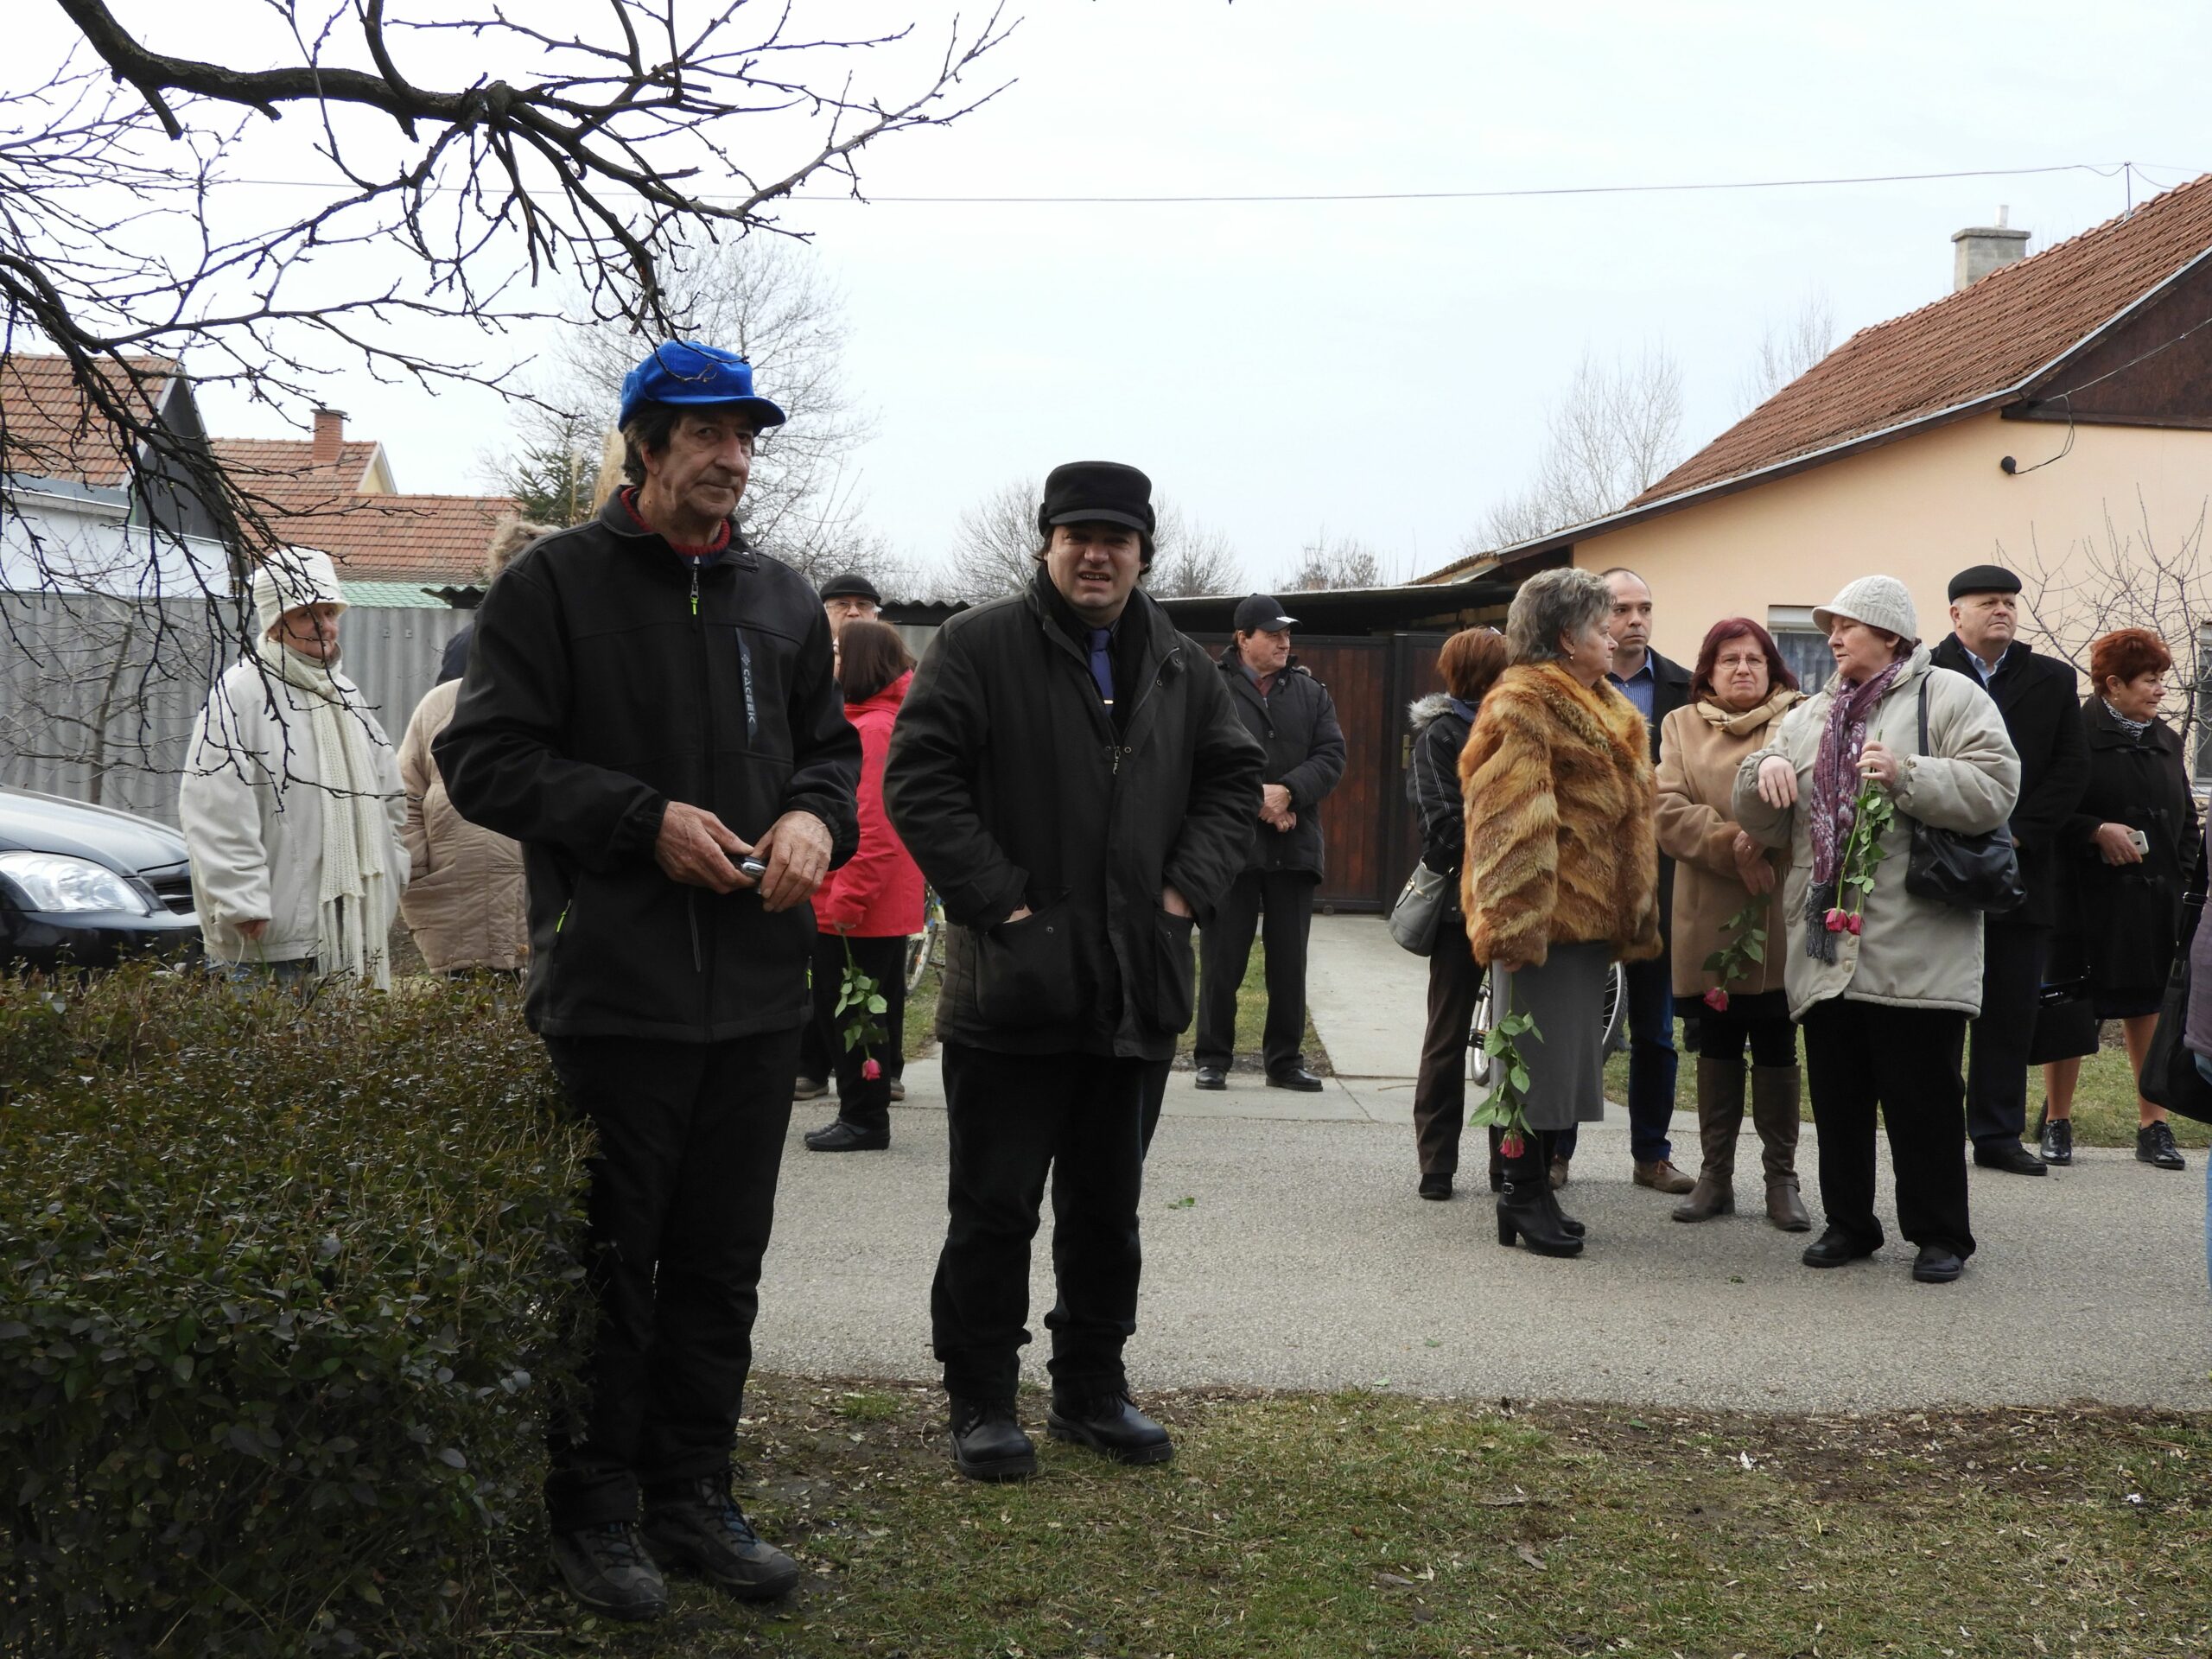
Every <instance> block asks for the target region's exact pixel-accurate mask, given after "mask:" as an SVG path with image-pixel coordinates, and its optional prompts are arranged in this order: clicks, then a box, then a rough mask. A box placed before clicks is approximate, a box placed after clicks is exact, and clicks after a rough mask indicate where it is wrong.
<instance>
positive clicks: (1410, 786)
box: [1406, 691, 1482, 907]
mask: <svg viewBox="0 0 2212 1659" xmlns="http://www.w3.org/2000/svg"><path fill="white" fill-rule="evenodd" d="M1481 707H1482V705H1481V703H1480V702H1461V701H1460V700H1459V698H1457V697H1455V696H1452V694H1451V693H1450V692H1448V691H1433V692H1431V693H1430V694H1429V695H1428V696H1425V697H1423V698H1421V700H1420V701H1419V702H1415V703H1413V704H1412V705H1410V706H1409V707H1408V709H1407V710H1406V723H1407V726H1408V728H1410V730H1411V731H1412V733H1413V753H1412V756H1411V759H1410V760H1409V761H1408V765H1407V766H1406V799H1407V801H1408V803H1409V804H1411V805H1412V807H1413V809H1414V819H1415V821H1416V822H1417V823H1419V824H1420V826H1421V862H1422V863H1424V864H1426V865H1427V866H1428V868H1430V869H1432V870H1433V871H1435V872H1436V874H1439V875H1448V876H1450V877H1451V878H1452V887H1451V893H1452V904H1453V906H1455V907H1456V906H1457V905H1458V904H1459V866H1460V864H1461V863H1462V862H1463V861H1465V858H1466V856H1467V804H1466V801H1465V798H1463V797H1462V796H1461V795H1460V793H1459V751H1460V750H1462V749H1464V748H1465V747H1467V734H1468V733H1469V732H1470V731H1471V730H1472V729H1473V728H1474V724H1475V715H1476V713H1477V711H1478V709H1480V708H1481Z"/></svg>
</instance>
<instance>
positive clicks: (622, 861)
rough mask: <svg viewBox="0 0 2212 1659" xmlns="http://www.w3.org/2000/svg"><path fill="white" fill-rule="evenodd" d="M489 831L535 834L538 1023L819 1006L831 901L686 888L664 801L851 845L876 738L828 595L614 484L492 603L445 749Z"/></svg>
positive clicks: (728, 1023) (546, 1026) (523, 559)
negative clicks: (848, 709)
mask: <svg viewBox="0 0 2212 1659" xmlns="http://www.w3.org/2000/svg"><path fill="white" fill-rule="evenodd" d="M433 753H435V756H436V759H437V763H438V768H439V770H440V772H442V773H443V774H444V777H445V780H446V790H447V792H448V795H450V796H451V798H452V799H453V803H454V806H455V807H457V808H458V809H459V810H460V811H461V815H462V816H463V817H466V818H467V819H469V820H470V821H471V822H472V823H480V824H482V825H483V826H484V827H485V828H486V829H496V830H498V831H499V833H500V834H501V835H504V836H512V837H513V838H514V839H515V840H517V841H519V842H522V843H523V864H524V870H525V872H526V874H527V876H528V880H529V888H530V936H531V958H530V988H529V994H528V997H527V1000H526V1001H525V1004H524V1007H525V1012H526V1013H527V1014H528V1016H529V1019H530V1023H531V1027H532V1028H533V1029H535V1030H537V1031H540V1032H543V1033H545V1034H547V1035H548V1036H559V1037H582V1036H631V1037H648V1038H660V1039H674V1040H677V1041H683V1042H719V1041H722V1040H725V1039H730V1038H734V1037H745V1036H751V1035H753V1034H756V1033H763V1032H772V1031H785V1030H789V1029H791V1027H796V1026H800V1025H803V1024H804V1023H805V1022H806V1020H807V1019H808V1018H809V1017H810V1014H811V1011H812V1007H813V1004H812V1001H811V998H810V995H809V992H808V989H807V967H808V963H810V960H811V959H812V957H813V951H814V917H813V914H812V912H810V910H809V909H808V907H807V906H804V905H800V906H798V907H797V908H795V909H791V910H786V911H782V912H778V913H776V914H773V915H771V914H769V913H768V912H766V911H765V910H764V909H763V908H762V907H761V904H760V899H759V898H758V897H757V896H756V895H755V894H754V893H753V892H752V891H751V890H749V889H747V890H745V891H741V892H738V893H728V894H719V893H713V892H710V891H709V890H708V889H707V888H704V887H690V886H688V885H685V884H683V883H680V882H677V881H674V880H671V879H670V878H669V877H668V876H666V875H664V874H662V872H661V868H660V866H659V865H658V863H656V862H655V861H654V858H653V848H654V843H655V842H656V840H657V839H658V836H659V834H660V823H661V817H662V815H663V813H664V811H665V810H666V809H667V806H668V804H669V802H671V801H683V802H687V803H689V804H691V805H694V806H699V807H704V808H706V809H707V810H709V811H711V812H713V813H714V814H715V816H716V817H719V818H721V821H722V822H723V823H725V824H727V825H728V826H729V828H730V829H731V830H732V831H733V832H734V833H735V834H736V835H737V836H740V837H741V839H743V840H745V841H747V842H753V841H754V840H757V839H758V838H759V837H760V836H762V835H764V834H766V831H767V829H768V826H769V825H770V824H772V823H774V822H775V821H776V820H777V819H778V818H779V817H781V816H782V815H783V814H785V813H786V812H791V811H803V812H810V813H812V814H813V815H814V816H815V817H818V818H820V819H821V820H822V821H823V823H825V824H827V825H828V826H829V835H830V840H831V843H832V847H833V849H834V850H833V853H832V859H833V861H834V862H836V863H842V862H843V861H845V860H846V859H847V858H849V857H850V856H851V855H852V852H853V848H854V845H855V842H856V840H857V839H858V835H859V831H858V828H857V825H856V821H855V808H854V790H855V785H856V784H857V782H858V780H859V777H860V765H861V741H860V735H859V734H858V733H856V732H855V730H854V729H853V728H852V726H851V724H850V723H849V721H847V720H846V719H845V715H844V710H843V707H842V704H841V703H840V702H839V700H838V696H837V687H836V678H835V676H834V673H833V671H832V668H831V658H830V650H829V620H828V619H827V618H826V617H824V616H823V613H822V601H820V600H819V599H817V598H816V597H815V594H814V590H813V589H812V588H810V587H808V586H807V584H806V583H805V582H804V581H802V580H801V579H800V578H799V577H798V575H795V574H794V573H793V572H792V571H791V569H788V568H787V567H786V566H785V565H783V564H780V563H778V562H777V561H776V560H774V559H772V558H768V557H766V556H762V555H760V554H758V553H755V552H753V551H752V550H750V549H748V548H747V547H745V546H744V545H743V544H742V543H741V542H739V541H738V540H737V539H736V538H735V537H734V535H733V537H732V540H731V543H730V545H729V546H728V548H727V549H726V550H724V551H723V552H722V553H721V554H720V555H717V556H711V557H710V558H709V560H708V561H706V562H704V563H702V566H701V567H700V568H696V569H695V568H694V567H693V564H692V562H691V561H690V560H689V559H687V558H686V557H685V556H683V555H681V554H679V553H677V551H676V550H675V549H673V548H671V546H670V545H669V544H668V543H667V542H665V541H664V540H663V539H662V538H661V537H659V536H658V535H656V534H654V533H653V532H652V531H648V530H646V529H645V528H644V527H643V526H642V525H640V524H639V523H638V522H637V520H636V519H635V518H632V516H631V514H630V511H629V509H628V508H627V507H626V506H625V505H623V503H622V500H621V498H620V496H619V495H618V496H617V497H615V498H614V499H611V500H609V501H608V503H607V507H606V509H605V510H604V511H603V512H601V514H600V515H599V517H598V518H595V519H593V520H591V521H589V522H588V523H585V524H578V525H575V526H574V527H573V528H571V529H568V530H564V531H559V532H558V533H556V534H555V535H551V536H547V537H543V538H542V539H540V540H538V541H537V542H534V543H531V545H530V546H529V547H528V548H527V549H525V550H524V551H523V552H522V553H521V554H519V555H518V556H517V557H516V559H515V561H514V563H512V564H511V565H509V566H508V567H507V569H506V571H505V574H504V575H502V576H501V577H500V578H499V581H498V582H495V583H493V586H492V588H491V589H490V590H489V591H488V592H487V593H486V594H485V596H484V603H483V605H482V606H481V607H480V608H479V609H478V611H477V613H476V632H475V640H474V645H473V647H472V649H471V651H470V653H469V659H468V673H467V677H466V678H464V679H463V681H462V682H461V701H460V703H459V706H458V707H457V708H456V709H454V717H453V721H452V723H451V724H449V725H448V727H447V728H445V730H444V731H443V732H442V733H441V734H439V736H438V739H437V741H436V743H435V746H434V747H433Z"/></svg>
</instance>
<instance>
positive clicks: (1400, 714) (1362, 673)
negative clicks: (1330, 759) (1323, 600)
mask: <svg viewBox="0 0 2212 1659" xmlns="http://www.w3.org/2000/svg"><path fill="white" fill-rule="evenodd" d="M1197 637H1198V639H1199V640H1200V641H1201V642H1202V643H1203V644H1204V645H1205V646H1206V648H1207V649H1208V650H1209V651H1211V652H1213V653H1214V654H1215V655H1216V656H1217V657H1218V656H1219V655H1220V653H1221V650H1222V647H1223V646H1224V645H1226V644H1227V643H1228V641H1227V640H1226V639H1224V638H1223V637H1222V636H1220V635H1218V634H1216V635H1205V634H1200V635H1198V636H1197ZM1445 639H1446V635H1444V634H1441V633H1393V634H1375V635H1357V634H1304V633H1300V634H1295V635H1294V636H1293V640H1294V644H1293V647H1292V649H1293V651H1294V654H1295V655H1296V657H1297V659H1298V662H1299V664H1300V666H1301V667H1303V668H1305V669H1306V670H1307V671H1310V672H1311V673H1312V674H1313V677H1314V678H1315V679H1317V680H1319V681H1320V682H1321V683H1322V684H1324V685H1325V686H1327V687H1328V688H1329V695H1330V696H1331V697H1332V699H1333V700H1334V701H1335V702H1336V705H1337V723H1338V725H1340V726H1341V727H1343V728H1344V781H1343V782H1342V783H1340V784H1338V785H1337V788H1336V792H1335V793H1334V794H1332V795H1331V796H1330V797H1329V798H1328V799H1327V800H1326V801H1325V802H1324V803H1322V805H1321V828H1322V834H1323V838H1324V839H1325V842H1327V844H1328V849H1329V860H1328V873H1327V874H1325V876H1323V878H1322V880H1321V891H1320V893H1319V894H1318V895H1316V896H1317V897H1318V898H1319V901H1320V904H1321V906H1322V908H1323V909H1325V910H1339V911H1364V912H1374V911H1381V910H1387V909H1389V906H1390V901H1391V900H1392V899H1395V898H1396V897H1397V896H1398V888H1399V887H1401V886H1402V884H1403V883H1404V881H1405V879H1406V876H1407V874H1408V873H1409V872H1410V871H1411V870H1412V869H1413V867H1414V860H1415V859H1416V858H1418V857H1420V856H1421V829H1420V826H1419V825H1418V824H1417V823H1415V822H1414V815H1413V809H1412V807H1410V806H1409V805H1408V804H1407V801H1406V766H1407V764H1408V760H1409V759H1410V757H1411V752H1412V750H1411V744H1410V741H1409V738H1408V732H1407V728H1406V706H1407V705H1408V703H1410V702H1413V701H1414V698H1416V697H1421V696H1427V694H1428V693H1430V692H1431V691H1440V690H1443V689H1444V688H1443V683H1442V682H1441V681H1440V680H1439V679H1438V678H1437V677H1436V657H1437V653H1438V652H1440V651H1441V650H1443V648H1444V641H1445Z"/></svg>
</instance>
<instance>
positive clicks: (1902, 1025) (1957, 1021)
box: [1805, 997, 1974, 1257]
mask: <svg viewBox="0 0 2212 1659" xmlns="http://www.w3.org/2000/svg"><path fill="white" fill-rule="evenodd" d="M1966 1035H1967V1017H1966V1015H1965V1014H1953V1013H1950V1012H1948V1010H1945V1009H1942V1008H1893V1007H1884V1006H1883V1005H1881V1004H1879V1003H1874V1002H1847V1001H1844V1000H1843V999H1842V998H1840V997H1836V998H1834V999H1832V1000H1830V1001H1826V1002H1821V1003H1817V1004H1815V1006H1814V1007H1812V1008H1811V1009H1810V1010H1808V1012H1807V1014H1806V1015H1805V1081H1806V1084H1807V1087H1808V1089H1809V1090H1810V1091H1811V1094H1812V1096H1813V1122H1814V1123H1815V1125H1816V1126H1817V1127H1818V1128H1819V1130H1820V1141H1821V1210H1822V1211H1825V1212H1826V1214H1827V1224H1828V1225H1829V1226H1831V1227H1840V1228H1842V1229H1843V1230H1845V1231H1846V1232H1847V1233H1850V1234H1852V1235H1853V1236H1855V1237H1857V1238H1858V1239H1859V1240H1860V1241H1861V1242H1863V1243H1868V1244H1878V1243H1881V1241H1882V1224H1881V1223H1880V1222H1879V1221H1878V1220H1876V1219H1875V1217H1874V1115H1875V1109H1876V1108H1877V1107H1879V1108H1880V1110H1881V1119H1882V1127H1883V1128H1885V1130H1887V1131H1888V1134H1889V1138H1890V1169H1891V1173H1892V1174H1894V1175H1895V1176H1896V1178H1897V1230H1898V1231H1899V1232H1901V1233H1903V1234H1904V1236H1905V1237H1907V1238H1908V1239H1910V1240H1911V1241H1912V1243H1915V1244H1941V1245H1945V1246H1948V1248H1950V1249H1954V1250H1956V1251H1957V1252H1958V1253H1959V1255H1961V1257H1965V1256H1969V1255H1973V1254H1974V1231H1973V1229H1972V1228H1971V1227H1970V1226H1968V1224H1967V1160H1966V1141H1965V1131H1966V1103H1965V1095H1966V1084H1965V1081H1964V1080H1963V1079H1962V1078H1961V1077H1960V1076H1959V1059H1960V1051H1961V1049H1962V1048H1963V1047H1964V1046H1965V1043H1966Z"/></svg>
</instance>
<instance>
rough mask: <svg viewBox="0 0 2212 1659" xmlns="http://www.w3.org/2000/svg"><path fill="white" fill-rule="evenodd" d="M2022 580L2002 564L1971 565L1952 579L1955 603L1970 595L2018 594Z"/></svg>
mask: <svg viewBox="0 0 2212 1659" xmlns="http://www.w3.org/2000/svg"><path fill="white" fill-rule="evenodd" d="M2019 591H2020V579H2019V578H2018V576H2016V575H2013V574H2012V572H2011V571H2010V570H2007V569H2005V567H2004V566H2003V565H2001V564H1971V565H1968V566H1967V568H1966V569H1963V570H1961V571H1960V572H1959V574H1958V575H1955V576H1953V577H1952V578H1951V598H1952V600H1953V601H1954V602H1955V601H1959V600H1961V599H1963V598H1965V597H1966V596H1967V594H2017V593H2018V592H2019Z"/></svg>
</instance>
